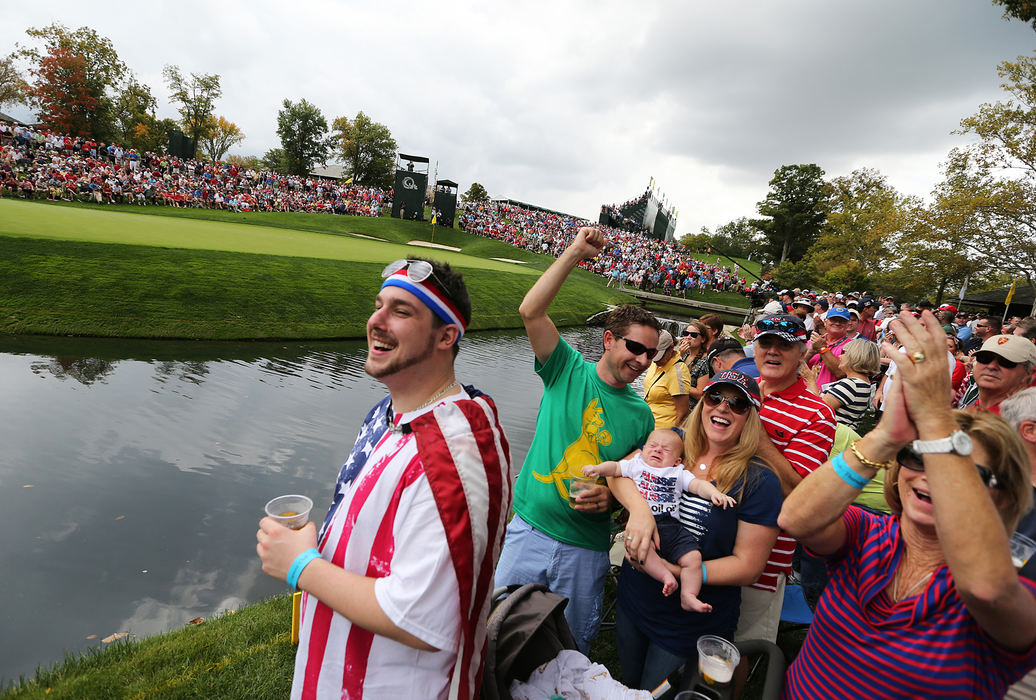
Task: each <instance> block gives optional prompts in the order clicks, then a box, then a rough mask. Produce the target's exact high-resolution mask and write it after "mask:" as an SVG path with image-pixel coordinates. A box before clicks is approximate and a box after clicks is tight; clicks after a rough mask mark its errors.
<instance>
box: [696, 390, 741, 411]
mask: <svg viewBox="0 0 1036 700" xmlns="http://www.w3.org/2000/svg"><path fill="white" fill-rule="evenodd" d="M703 398H704V399H705V403H707V404H708V405H710V406H712V407H716V406H719V405H720V404H721V403H723V402H724V401H726V402H727V405H728V406H730V410H731V411H733V412H734V413H736V414H738V415H739V416H740V415H742V414H744V412H745V411H747V410H748V409H749V407H751V405H752V402H750V401H749V400H748V399H746V398H745V397H744V396H741V395H740V394H734V395H733V396H724V395H723V392H722V391H720V390H718V389H710V390H709V391H706V392H705V394H704V395H703Z"/></svg>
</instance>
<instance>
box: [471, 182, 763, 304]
mask: <svg viewBox="0 0 1036 700" xmlns="http://www.w3.org/2000/svg"><path fill="white" fill-rule="evenodd" d="M459 221H460V227H461V229H462V230H464V231H467V232H468V233H473V234H476V235H479V236H486V237H489V238H495V239H497V240H500V241H503V242H505V243H509V244H510V245H513V246H517V247H519V248H525V249H526V250H531V251H534V252H537V253H543V254H545V255H552V256H554V257H557V256H558V255H560V254H561V252H562V251H564V249H565V247H566V246H567V245H568V244H569V243H570V242H571V241H572V238H573V236H575V234H576V232H577V231H578V230H579V228H580V227H581V226H591V225H594V224H591V223H590V222H589V221H587V220H585V219H579V218H576V217H572V216H565V215H562V214H556V213H553V212H545V211H534V210H531V209H525V208H522V207H519V206H516V205H513V204H507V203H503V202H469V203H468V204H467V206H466V207H465V209H464V211H463V212H462V213H461V215H460V217H459ZM599 228H601V229H602V230H603V231H604V233H605V237H606V239H607V241H608V243H607V246H606V248H605V250H604V251H603V252H602V253H601V255H599V256H598V257H597V258H595V259H593V260H589V261H585V262H584V263H583V265H582V266H583V267H584V268H586V269H588V270H590V271H591V272H594V273H596V274H598V275H601V276H602V277H605V278H607V279H608V284H609V286H611V285H612V284H615V285H618V286H619V287H620V288H627V287H635V288H637V289H641V290H643V291H649V292H654V293H659V294H668V295H670V296H683V297H685V298H687V297H690V296H693V294H694V292H695V291H704V290H711V291H733V292H738V293H747V291H748V289H749V287H748V284H747V282H746V280H745V278H744V276H743V272H742V271H741V270H740V269H737V270H733V269H731V268H730V267H729V266H726V265H723V264H721V262H720V259H719V258H717V259H716V262H715V263H709V262H704V261H701V260H697V259H695V258H694V256H693V255H692V254H691V253H690V252H689V251H687V250H686V249H685V248H684V247H683V246H681V245H680V244H678V243H672V242H667V241H659V240H657V239H654V238H649V237H648V236H645V235H644V234H642V233H638V232H630V231H623V230H620V229H617V228H613V227H610V226H599Z"/></svg>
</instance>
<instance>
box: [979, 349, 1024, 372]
mask: <svg viewBox="0 0 1036 700" xmlns="http://www.w3.org/2000/svg"><path fill="white" fill-rule="evenodd" d="M993 360H996V363H997V364H998V365H1000V366H1001V367H1003V368H1004V369H1014V368H1015V367H1017V366H1018V365H1020V364H1021V363H1020V362H1012V361H1011V360H1005V359H1004V358H1002V357H1000V355H997V354H996V353H995V352H991V351H989V350H979V351H978V352H976V353H975V362H977V363H979V364H980V365H988V364H989V363H990V362H992V361H993Z"/></svg>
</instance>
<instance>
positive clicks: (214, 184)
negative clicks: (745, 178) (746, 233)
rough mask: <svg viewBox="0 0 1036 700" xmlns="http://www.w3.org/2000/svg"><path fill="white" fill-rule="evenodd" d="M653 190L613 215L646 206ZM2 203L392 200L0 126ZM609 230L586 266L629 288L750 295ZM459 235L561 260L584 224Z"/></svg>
mask: <svg viewBox="0 0 1036 700" xmlns="http://www.w3.org/2000/svg"><path fill="white" fill-rule="evenodd" d="M649 194H650V193H649V192H645V193H644V194H643V195H641V196H640V197H637V198H634V199H631V200H630V201H628V202H626V203H624V204H622V205H619V206H616V205H605V208H606V209H608V210H609V211H615V212H619V211H626V210H629V208H630V207H631V206H634V207H635V206H636V205H638V204H643V203H644V202H646V201H647V200H648V198H649ZM0 196H4V197H20V198H24V199H43V200H50V201H81V202H95V203H97V204H131V205H139V206H171V207H191V208H205V209H225V210H229V211H236V212H247V211H259V212H317V213H328V214H350V215H354V216H379V215H380V214H381V212H382V208H383V207H384V206H385V205H387V204H390V203H391V199H392V192H391V191H388V192H386V191H384V190H381V189H379V188H377V187H367V186H363V185H357V184H352V183H344V182H341V181H340V180H334V179H330V178H321V177H315V176H307V177H299V176H294V175H284V174H281V173H275V172H270V171H261V170H254V169H251V168H244V167H240V166H238V165H236V164H234V163H224V162H211V161H202V160H194V159H182V158H177V157H175V156H169V155H165V154H157V153H150V152H145V153H138V152H137V151H135V150H133V149H129V148H123V147H122V146H120V145H119V144H114V143H113V144H105V143H97V142H94V141H92V140H90V139H89V138H83V137H73V136H69V135H62V134H58V133H54V132H51V131H47V130H45V129H35V128H33V127H30V126H23V125H19V124H9V123H6V122H0ZM619 223H620V225H621V228H616V227H611V226H603V228H604V229H605V231H606V232H607V234H608V238H609V247H608V249H607V250H606V251H605V253H604V254H603V255H601V256H600V257H598V258H597V259H596V260H593V261H589V262H587V263H585V267H586V268H587V269H589V270H591V271H593V272H595V273H597V274H599V275H602V276H604V277H607V278H609V284H616V285H620V286H623V287H625V286H627V285H629V286H632V287H637V288H639V289H643V290H646V291H654V292H658V293H665V294H670V295H681V296H684V297H687V296H690V295H692V294H693V293H694V292H695V291H696V290H697V291H703V290H706V289H709V290H715V291H737V292H744V291H746V281H745V278H744V277H743V276H740V275H739V274H738V272H739V270H732V269H731V268H730V267H728V266H726V265H722V264H720V262H719V261H718V260H717V262H716V263H715V264H708V263H704V262H701V261H699V260H696V259H695V258H694V257H693V256H692V255H691V254H690V253H689V252H688V251H686V250H685V249H684V248H683V247H682V246H680V245H679V244H676V243H672V242H664V241H659V240H655V239H653V238H649V237H648V236H647V235H646V232H645V231H644V230H643V227H642V226H638V225H636V223H635V222H634V221H633V220H632V219H629V220H628V221H620V222H619ZM459 225H460V228H461V229H462V230H464V231H467V232H469V233H473V234H477V235H480V236H488V237H491V238H496V239H498V240H501V241H504V242H505V243H509V244H510V245H514V246H517V247H521V248H525V249H527V250H533V251H535V252H538V253H544V254H547V255H552V256H554V257H557V256H558V255H560V254H561V251H563V250H564V248H565V246H566V245H568V242H569V241H571V238H572V236H573V235H574V234H575V232H576V231H577V230H578V229H579V227H580V226H590V225H593V224H592V223H591V222H590V221H588V220H586V219H581V218H577V217H573V216H566V215H563V214H558V213H553V212H545V211H536V210H533V209H527V208H523V207H520V206H516V205H513V204H508V203H502V202H470V203H468V206H467V207H466V209H465V211H464V212H462V213H461V215H460V217H459Z"/></svg>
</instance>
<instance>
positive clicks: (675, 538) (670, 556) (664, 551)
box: [655, 513, 699, 564]
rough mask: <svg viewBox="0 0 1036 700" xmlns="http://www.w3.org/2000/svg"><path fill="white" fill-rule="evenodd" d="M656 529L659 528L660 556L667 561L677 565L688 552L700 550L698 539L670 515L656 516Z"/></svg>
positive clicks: (661, 514) (660, 514)
mask: <svg viewBox="0 0 1036 700" xmlns="http://www.w3.org/2000/svg"><path fill="white" fill-rule="evenodd" d="M655 527H656V528H658V542H659V546H658V556H660V557H662V558H663V559H665V560H666V561H668V562H670V563H673V564H675V563H676V562H677V561H679V559H680V557H682V556H683V555H684V554H687V552H693V551H696V550H697V549H699V547H698V538H697V537H695V536H694V535H693V534H692V533H691V531H690V530H688V529H687V528H685V527H684V526H683V525H681V524H680V521H679V520H677V519H676V518H674V517H673V516H672V515H670V514H669V513H659V514H658V515H656V516H655Z"/></svg>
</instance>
